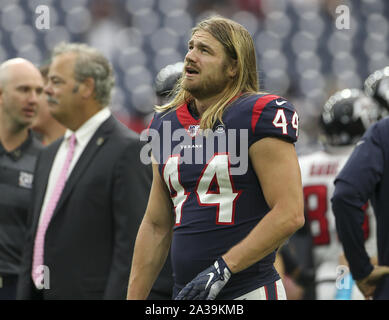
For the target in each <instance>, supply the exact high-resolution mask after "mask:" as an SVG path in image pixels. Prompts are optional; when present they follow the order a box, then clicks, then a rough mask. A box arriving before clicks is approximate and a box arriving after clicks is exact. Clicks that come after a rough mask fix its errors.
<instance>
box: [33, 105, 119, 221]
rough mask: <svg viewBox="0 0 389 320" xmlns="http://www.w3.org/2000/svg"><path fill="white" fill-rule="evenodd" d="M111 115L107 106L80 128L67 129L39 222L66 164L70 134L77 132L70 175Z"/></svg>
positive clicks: (56, 159) (54, 163) (54, 165)
mask: <svg viewBox="0 0 389 320" xmlns="http://www.w3.org/2000/svg"><path fill="white" fill-rule="evenodd" d="M110 115H111V111H110V110H109V108H108V107H105V108H103V109H102V110H101V111H99V112H98V113H96V114H95V115H94V116H92V117H91V118H90V119H88V120H87V121H86V122H85V123H84V124H83V125H82V126H81V127H80V128H78V130H77V131H75V132H73V131H71V130H70V129H67V130H66V132H65V135H64V139H63V141H62V143H61V145H60V146H59V148H58V151H57V154H56V155H55V158H54V162H53V165H52V167H51V171H50V175H49V181H48V183H47V189H46V193H45V197H44V199H43V205H42V208H41V212H40V216H39V224H40V223H41V221H42V217H43V214H44V212H45V210H46V207H47V205H48V203H49V199H50V197H51V194H52V193H53V191H54V188H55V184H56V182H57V180H58V177H59V174H60V173H61V170H62V167H63V165H64V162H65V159H66V155H67V153H68V148H69V138H70V136H71V135H72V134H73V133H75V135H76V146H75V150H74V155H73V159H72V162H71V163H70V167H69V171H68V177H69V175H70V173H71V172H72V170H73V168H74V166H75V165H76V163H77V161H78V159H79V158H80V156H81V154H82V152H83V151H84V149H85V147H86V146H87V144H88V142H89V140H90V139H91V138H92V136H93V135H94V134H95V132H96V131H97V129H98V128H99V127H100V126H101V124H102V123H103V122H104V121H105V120H107V119H108V118H109V117H110Z"/></svg>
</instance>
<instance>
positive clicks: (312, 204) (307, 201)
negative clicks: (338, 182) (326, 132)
mask: <svg viewBox="0 0 389 320" xmlns="http://www.w3.org/2000/svg"><path fill="white" fill-rule="evenodd" d="M352 149H353V147H352V146H347V147H328V148H327V149H326V151H317V152H314V153H312V154H308V155H304V156H300V157H299V164H300V169H301V176H302V183H303V191H304V205H305V206H304V207H305V214H306V220H307V223H309V226H310V231H311V235H312V241H313V263H314V268H315V273H316V284H317V288H323V289H322V290H320V289H318V290H316V294H317V298H318V299H324V298H325V299H335V292H336V289H337V288H336V284H337V283H338V284H340V281H341V280H342V278H343V277H344V275H343V274H342V272H344V271H345V270H347V268H345V267H344V266H343V263H342V262H341V261H340V259H341V256H342V255H343V249H342V245H341V243H340V242H339V239H338V236H337V232H336V226H335V217H334V214H333V212H332V209H331V201H330V199H331V197H332V194H333V192H334V190H335V186H334V180H335V178H336V176H337V174H338V173H339V172H340V170H341V169H342V168H343V166H344V164H345V163H346V161H347V159H348V157H349V155H350V154H351V151H352ZM365 209H366V211H365V212H366V215H365V220H364V222H363V228H364V232H365V239H366V243H365V244H366V248H367V250H368V252H369V253H370V254H371V256H374V255H375V254H376V236H375V234H376V230H375V217H374V214H373V212H372V209H371V206H370V205H369V204H366V205H365ZM337 281H338V282H337ZM320 284H323V286H320ZM324 288H325V289H324ZM359 297H361V296H359Z"/></svg>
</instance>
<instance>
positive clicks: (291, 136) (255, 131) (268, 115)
mask: <svg viewBox="0 0 389 320" xmlns="http://www.w3.org/2000/svg"><path fill="white" fill-rule="evenodd" d="M298 122H299V121H298V115H297V112H296V110H295V108H294V106H293V105H292V104H291V103H290V102H289V101H288V100H286V99H284V98H282V97H279V96H277V95H264V96H262V97H260V98H258V99H257V100H256V101H255V103H254V105H253V107H252V115H251V123H250V125H251V127H250V133H251V134H250V135H249V136H250V141H249V144H250V145H251V144H253V143H254V142H256V141H258V140H260V139H262V138H266V137H277V138H281V139H284V140H286V141H288V142H291V143H295V142H296V141H297V137H298Z"/></svg>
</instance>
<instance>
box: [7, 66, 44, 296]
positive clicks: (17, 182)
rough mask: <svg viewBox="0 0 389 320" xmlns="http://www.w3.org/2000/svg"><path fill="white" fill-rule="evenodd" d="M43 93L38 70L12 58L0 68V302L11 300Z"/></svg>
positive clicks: (34, 156)
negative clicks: (34, 124) (35, 125)
mask: <svg viewBox="0 0 389 320" xmlns="http://www.w3.org/2000/svg"><path fill="white" fill-rule="evenodd" d="M42 92H43V79H42V76H41V74H40V72H39V70H38V69H37V68H36V67H35V66H34V65H33V64H32V63H31V62H29V61H27V60H24V59H21V58H15V59H11V60H8V61H6V62H4V63H3V64H1V65H0V195H1V196H0V300H13V299H15V298H16V284H17V280H18V273H19V269H20V264H21V255H22V249H23V246H24V239H25V233H26V228H27V212H28V208H29V207H30V196H31V188H32V182H33V178H34V168H35V163H36V159H37V155H38V152H39V150H40V149H41V148H42V145H41V143H40V142H39V141H38V140H37V139H36V138H34V137H33V135H32V133H31V131H30V130H29V127H30V126H31V124H32V122H33V120H34V118H35V116H36V111H37V105H38V102H39V100H40V99H41V95H42Z"/></svg>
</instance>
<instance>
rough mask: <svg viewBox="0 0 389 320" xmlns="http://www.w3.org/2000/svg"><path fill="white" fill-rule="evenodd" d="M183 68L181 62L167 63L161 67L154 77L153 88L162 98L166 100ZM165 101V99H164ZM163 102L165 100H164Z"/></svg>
mask: <svg viewBox="0 0 389 320" xmlns="http://www.w3.org/2000/svg"><path fill="white" fill-rule="evenodd" d="M183 69H184V63H183V62H177V63H174V64H169V65H167V66H166V67H164V68H162V69H161V70H160V71H159V72H158V74H157V76H156V77H155V82H154V89H155V93H156V95H157V96H158V97H159V98H160V99H162V100H168V98H169V95H170V94H171V93H172V91H173V89H174V87H175V85H176V84H177V82H178V80H179V79H180V78H181V75H182V71H183ZM166 102H167V101H166ZM164 103H165V102H164Z"/></svg>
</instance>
